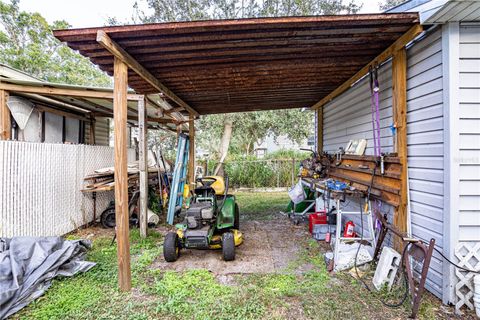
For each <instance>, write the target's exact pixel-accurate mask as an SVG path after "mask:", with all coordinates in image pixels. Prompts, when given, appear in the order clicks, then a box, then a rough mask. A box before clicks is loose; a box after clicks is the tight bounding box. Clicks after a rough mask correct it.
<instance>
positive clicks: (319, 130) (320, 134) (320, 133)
mask: <svg viewBox="0 0 480 320" xmlns="http://www.w3.org/2000/svg"><path fill="white" fill-rule="evenodd" d="M316 116H317V153H318V154H319V155H320V154H322V152H323V106H321V107H320V108H318V109H317V110H316Z"/></svg>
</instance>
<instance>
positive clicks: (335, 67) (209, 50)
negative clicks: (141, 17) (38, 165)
mask: <svg viewBox="0 0 480 320" xmlns="http://www.w3.org/2000/svg"><path fill="white" fill-rule="evenodd" d="M421 32H422V27H421V26H420V25H419V18H418V15H417V14H416V13H401V14H369V15H338V16H318V17H284V18H261V19H242V20H218V21H199V22H179V23H159V24H146V25H130V26H114V27H98V28H86V29H73V30H58V31H55V36H56V37H57V38H58V39H59V40H61V41H64V42H67V44H68V46H70V47H71V48H72V49H74V50H78V51H79V52H80V53H81V54H82V55H84V56H86V57H88V58H89V59H90V60H91V61H92V62H93V63H94V64H96V65H98V66H99V67H100V69H102V70H104V71H105V72H107V73H108V74H110V75H112V76H113V77H114V91H113V99H114V122H115V132H114V133H115V184H116V186H117V187H116V188H115V200H116V201H115V202H116V214H117V239H118V264H119V285H120V288H121V289H122V290H125V291H127V290H130V288H131V274H130V254H129V238H128V228H129V226H128V211H127V204H128V192H127V166H126V124H127V91H128V87H131V88H132V89H134V90H135V92H136V93H138V94H142V95H148V94H153V93H156V94H160V95H161V97H162V98H164V99H165V100H166V101H168V102H169V104H171V105H172V106H174V108H173V109H171V110H166V111H164V112H165V113H166V114H169V113H172V112H179V113H182V114H183V115H184V116H188V117H189V134H190V138H191V144H190V145H191V148H190V155H191V156H190V163H189V181H190V182H193V155H194V126H193V124H194V120H195V119H196V118H198V117H199V116H201V115H206V114H214V113H229V112H247V111H256V110H275V109H285V108H312V109H314V110H316V116H317V124H318V125H317V136H318V137H320V139H318V140H319V141H317V150H318V151H320V152H321V151H322V150H323V143H322V141H321V137H322V123H323V111H322V110H323V109H322V107H323V105H325V103H327V102H329V101H330V100H332V99H333V98H335V97H336V96H338V95H339V94H341V93H342V92H344V91H345V90H347V89H348V88H350V87H351V86H352V85H353V84H354V83H356V82H357V81H358V80H360V79H361V78H362V77H364V76H365V75H366V74H367V73H368V71H369V68H370V67H372V66H376V65H380V64H382V63H383V62H384V61H386V60H388V59H390V58H391V57H393V75H392V78H393V79H392V81H393V109H394V123H395V127H396V152H397V153H398V157H399V159H400V164H401V165H402V166H403V168H405V165H406V160H407V147H406V54H405V46H406V45H407V44H408V43H409V42H410V41H412V40H413V39H414V38H415V37H417V36H418V35H419V34H420V33H421ZM140 109H141V108H140ZM141 117H144V115H141ZM143 121H144V120H143ZM141 122H142V121H141ZM180 130H181V129H180ZM145 134H146V130H141V137H140V139H141V141H140V145H141V146H143V147H144V146H145ZM144 155H145V152H143V157H142V158H141V161H142V162H143V163H145V161H146V159H145V156H144ZM400 181H401V187H400V194H399V196H398V198H399V201H398V206H396V208H395V220H394V222H395V225H396V227H397V228H398V229H399V230H402V231H405V230H406V219H407V214H406V205H407V179H406V170H402V173H401V177H400ZM143 205H145V206H146V201H144V202H143ZM144 212H145V211H144ZM141 219H142V218H141ZM143 225H144V226H145V224H143ZM143 233H144V234H145V233H146V230H143Z"/></svg>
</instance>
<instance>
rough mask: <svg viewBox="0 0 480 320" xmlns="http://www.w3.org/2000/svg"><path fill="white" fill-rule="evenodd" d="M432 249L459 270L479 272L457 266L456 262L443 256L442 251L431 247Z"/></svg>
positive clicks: (478, 272) (479, 272)
mask: <svg viewBox="0 0 480 320" xmlns="http://www.w3.org/2000/svg"><path fill="white" fill-rule="evenodd" d="M433 250H435V251H437V252H438V254H440V255H441V256H442V257H443V259H445V260H447V262H448V263H450V264H451V265H452V266H454V267H456V268H458V269H460V270H463V271H466V272H472V273H477V274H480V271H475V270H470V269H467V268H464V267H461V266H459V265H458V264H456V263H454V262H452V261H451V260H450V259H448V258H447V257H445V256H444V255H443V253H442V252H441V251H440V250H438V249H437V248H435V247H433Z"/></svg>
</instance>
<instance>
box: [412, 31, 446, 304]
mask: <svg viewBox="0 0 480 320" xmlns="http://www.w3.org/2000/svg"><path fill="white" fill-rule="evenodd" d="M407 57H408V69H407V147H408V175H409V187H410V213H411V215H410V217H411V228H412V229H411V230H412V235H413V236H414V237H417V238H420V239H422V240H423V241H425V242H426V243H428V242H429V241H430V239H431V238H434V239H435V241H436V242H435V247H436V248H437V249H439V250H442V248H443V241H444V239H443V215H444V210H443V203H444V168H443V166H444V159H443V154H444V143H443V135H444V132H443V125H444V120H443V114H444V110H443V79H442V38H441V30H440V29H437V30H436V31H434V32H432V33H430V34H429V35H427V36H426V37H425V38H424V39H422V40H421V41H419V42H418V43H416V44H415V45H413V46H412V47H410V48H409V49H408V51H407ZM442 273H443V272H442V259H441V257H440V256H439V255H438V254H437V253H436V252H434V257H433V259H432V262H431V266H430V270H429V272H428V279H427V283H426V287H427V289H428V290H429V291H431V292H432V293H434V294H435V295H436V296H438V297H440V298H441V297H442V278H443V275H442Z"/></svg>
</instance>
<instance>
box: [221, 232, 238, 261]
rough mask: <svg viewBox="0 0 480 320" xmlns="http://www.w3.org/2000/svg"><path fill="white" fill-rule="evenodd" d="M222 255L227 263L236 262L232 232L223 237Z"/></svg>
mask: <svg viewBox="0 0 480 320" xmlns="http://www.w3.org/2000/svg"><path fill="white" fill-rule="evenodd" d="M222 254H223V260H225V261H232V260H235V239H234V237H233V233H232V232H225V233H224V234H223V235H222Z"/></svg>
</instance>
